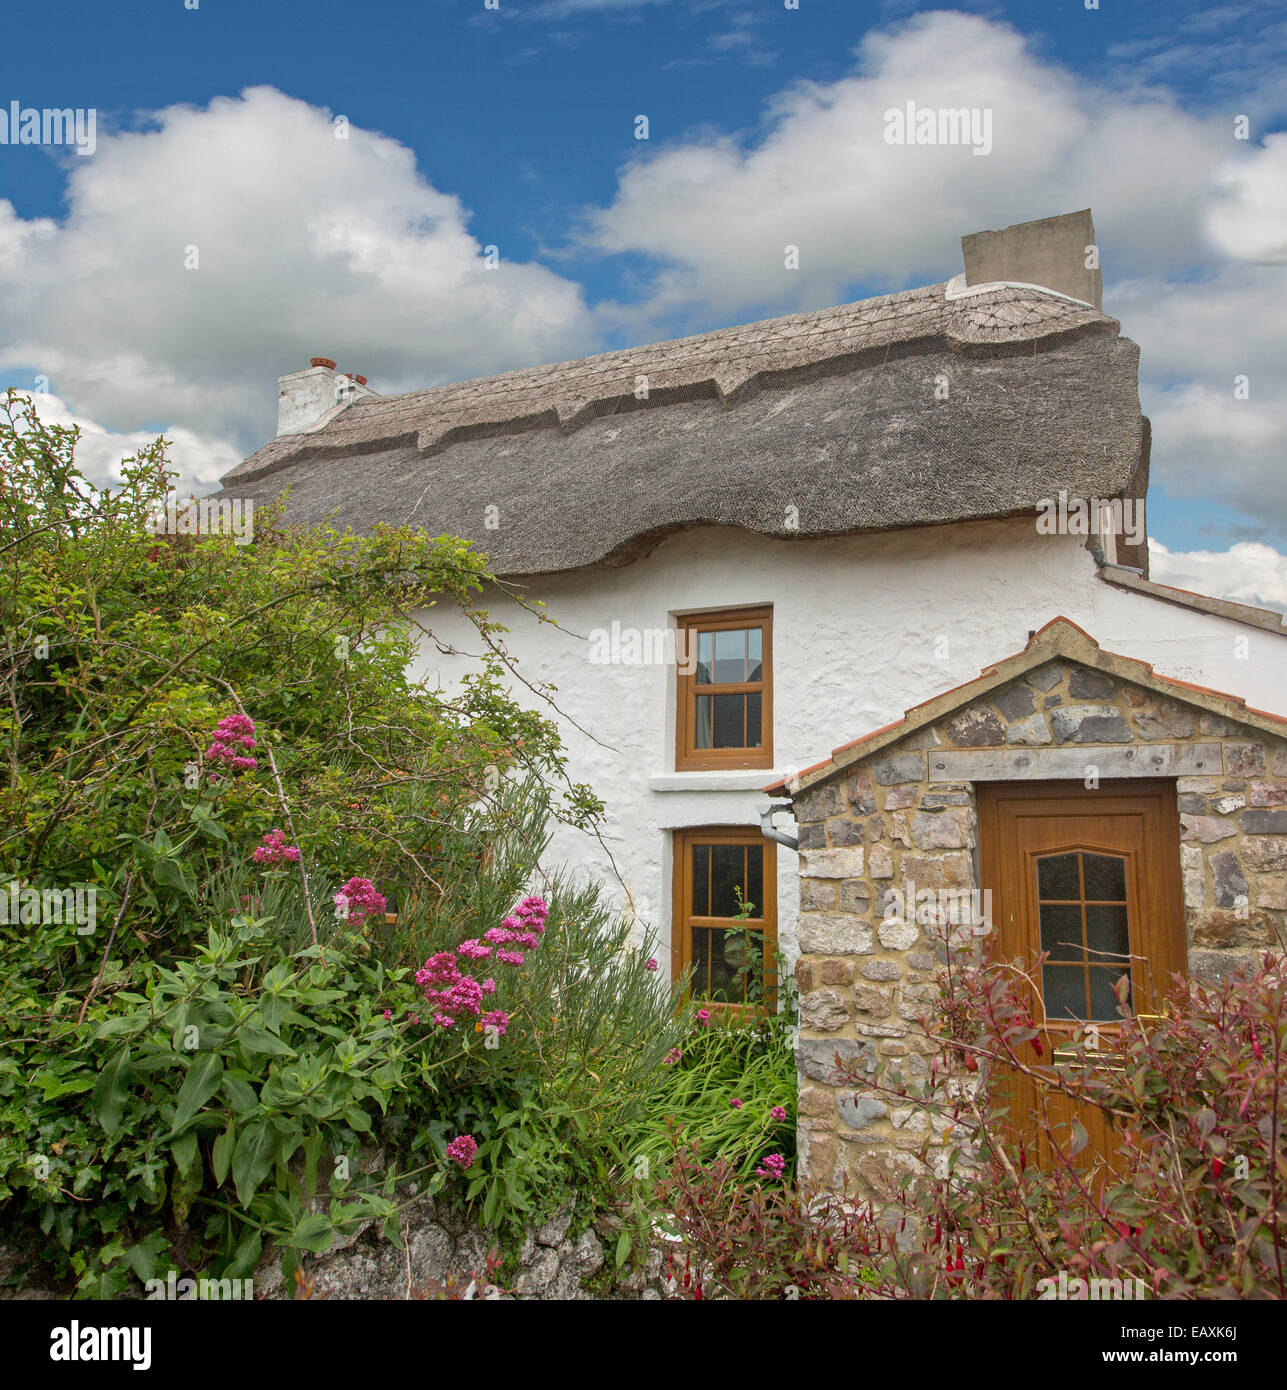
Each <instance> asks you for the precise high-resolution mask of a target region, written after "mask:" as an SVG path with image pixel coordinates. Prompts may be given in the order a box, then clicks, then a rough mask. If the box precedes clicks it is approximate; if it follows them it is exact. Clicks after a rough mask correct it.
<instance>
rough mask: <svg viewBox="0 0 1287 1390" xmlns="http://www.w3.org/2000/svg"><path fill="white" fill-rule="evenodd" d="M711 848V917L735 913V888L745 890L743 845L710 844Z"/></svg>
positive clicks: (734, 914) (744, 848)
mask: <svg viewBox="0 0 1287 1390" xmlns="http://www.w3.org/2000/svg"><path fill="white" fill-rule="evenodd" d="M710 849H711V911H710V915H711V916H712V917H735V916H736V915H737V894H736V892H735V891H734V890H735V889H737V888H740V889H742V892H743V894H745V892H746V880H745V865H746V846H745V845H712V846H711V847H710Z"/></svg>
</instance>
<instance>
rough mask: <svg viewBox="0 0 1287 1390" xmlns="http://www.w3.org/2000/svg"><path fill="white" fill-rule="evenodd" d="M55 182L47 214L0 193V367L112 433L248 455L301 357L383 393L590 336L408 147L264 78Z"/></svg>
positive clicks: (567, 305) (166, 119) (159, 119)
mask: <svg viewBox="0 0 1287 1390" xmlns="http://www.w3.org/2000/svg"><path fill="white" fill-rule="evenodd" d="M67 197H68V214H67V217H66V218H65V220H63V221H61V222H53V221H50V220H48V219H40V220H32V221H26V220H24V219H22V218H20V217H18V216H17V214H16V213H15V211H14V209H13V207H12V205H11V204H9V203H7V202H4V201H0V300H2V301H3V302H4V303H5V305H6V308H7V312H6V315H5V318H4V320H3V322H2V323H0V368H6V367H7V368H10V369H11V370H16V369H18V368H22V369H25V370H26V371H29V372H38V373H40V374H42V375H43V376H45V377H47V378H48V379H49V381H50V384H51V386H50V389H51V390H53V391H54V392H56V393H57V394H58V395H59V396H60V397H61V398H62V399H64V400H66V401H69V402H71V403H72V404H73V405H74V407H75V409H76V410H77V412H78V413H79V414H80V415H81V416H82V417H83V418H90V419H93V420H96V421H98V422H100V424H101V425H102V426H103V427H105V428H106V429H108V430H132V429H135V428H137V427H138V426H139V425H140V424H141V423H143V422H149V421H160V422H169V421H177V420H181V421H182V422H183V423H184V426H185V427H186V428H187V429H189V430H191V431H193V432H194V437H195V436H196V435H201V436H205V435H211V436H218V437H221V438H224V439H229V440H233V441H235V442H236V444H237V445H238V446H239V447H240V448H242V449H243V450H246V451H248V450H249V449H252V448H254V447H257V445H258V444H260V443H262V442H263V440H264V439H265V438H268V437H270V436H271V435H272V433H273V432H274V430H275V412H276V380H277V377H278V376H279V375H280V374H281V373H283V372H286V371H291V370H294V369H297V368H300V367H304V366H307V364H308V359H309V358H310V357H311V356H314V355H318V354H321V355H326V356H331V357H334V358H336V359H337V361H338V362H339V365H340V367H341V369H347V370H351V371H357V372H361V373H362V374H363V375H364V376H366V377H368V378H369V379H370V381H371V385H372V386H373V387H374V388H375V389H377V390H381V391H396V390H405V389H409V388H412V387H419V386H425V385H428V384H430V383H432V382H434V381H436V380H439V381H440V380H447V379H451V378H456V377H467V376H471V375H477V374H485V373H489V372H493V371H499V370H503V369H505V368H508V367H512V366H521V365H525V364H528V363H532V362H538V361H549V360H552V359H553V360H558V359H560V358H565V357H567V356H570V355H578V354H579V353H580V352H583V351H586V350H587V349H588V348H589V347H592V346H593V338H592V329H591V323H590V318H589V315H588V313H587V311H586V308H585V305H584V302H583V299H582V293H581V290H580V287H579V286H577V285H576V284H574V283H572V282H571V281H569V280H567V279H565V278H564V277H562V276H560V275H558V274H556V273H554V272H552V271H550V270H549V269H547V268H545V267H543V266H540V265H534V264H524V263H521V262H517V261H515V260H513V259H511V258H509V257H508V256H507V254H506V248H505V247H504V246H500V247H499V252H500V264H499V268H498V269H486V268H485V266H484V257H483V250H484V245H485V244H486V243H488V242H491V241H492V240H493V239H492V238H489V237H486V236H482V237H479V236H476V235H475V234H474V233H473V232H471V230H470V229H469V227H468V216H467V213H466V210H465V209H464V208H463V207H462V205H461V203H460V201H459V200H458V199H457V198H455V197H453V196H451V195H450V194H447V193H443V192H440V191H439V190H437V189H435V188H434V187H433V186H432V185H431V184H430V183H428V182H427V181H426V180H425V179H424V178H423V177H422V176H421V174H420V173H419V172H418V171H417V168H416V164H415V157H414V154H413V152H412V151H411V150H409V149H408V148H406V147H405V146H404V145H401V144H399V143H397V142H396V141H394V140H392V139H389V138H388V137H386V136H383V135H380V134H377V133H373V132H370V131H366V130H362V129H361V128H359V127H357V126H352V127H351V128H350V129H349V131H348V138H347V139H337V138H336V126H335V125H334V124H333V122H332V116H331V113H329V112H327V111H324V110H321V109H319V108H317V107H314V106H310V105H308V104H307V103H306V102H302V101H297V100H295V99H293V98H291V97H288V96H285V95H283V94H282V93H280V92H278V91H276V90H274V89H272V88H267V87H260V88H253V89H249V90H247V91H246V92H244V93H243V94H242V95H241V96H240V97H236V98H219V99H217V100H215V101H212V102H211V103H210V105H209V106H208V107H205V108H202V109H195V108H191V107H186V106H176V107H170V108H168V109H166V110H164V111H161V112H159V113H157V114H156V116H155V118H154V120H153V121H152V123H151V125H150V126H149V128H147V129H145V130H142V131H137V132H123V133H119V134H113V135H107V136H101V137H100V139H99V142H98V149H97V152H96V154H95V155H94V157H93V158H92V159H87V160H78V161H76V162H75V164H74V166H73V167H72V169H71V171H70V174H69V177H68V189H67ZM194 255H195V258H196V262H197V265H198V268H197V269H189V268H187V265H188V264H189V263H191V261H192V260H193V258H194Z"/></svg>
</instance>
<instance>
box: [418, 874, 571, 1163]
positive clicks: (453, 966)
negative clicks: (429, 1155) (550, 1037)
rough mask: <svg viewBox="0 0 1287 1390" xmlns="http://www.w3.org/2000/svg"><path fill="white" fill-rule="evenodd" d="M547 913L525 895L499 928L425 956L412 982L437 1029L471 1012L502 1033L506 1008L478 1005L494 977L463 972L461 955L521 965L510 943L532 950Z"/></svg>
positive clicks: (491, 988)
mask: <svg viewBox="0 0 1287 1390" xmlns="http://www.w3.org/2000/svg"><path fill="white" fill-rule="evenodd" d="M549 915H550V909H549V907H548V906H547V905H546V903H545V900H544V899H543V898H537V897H528V898H524V899H523V901H522V902H521V903H519V905H518V907H516V908H515V909H514V911H513V912H512V913H511V914H510V915H509V916H508V917H506V918H505V920H504V921H503V922H502V923H501V925H500V926H499V927H492V928H491V930H490V931H487V932H484V933H483V939H482V940H481V941H479V940H478V939H477V938H476V937H470V938H469V939H468V940H466V941H462V942H461V943H460V945H458V946H457V947H456V949H455V950H454V951H439V952H438V953H437V955H433V956H430V957H429V959H428V960H427V961H425V963H424V964H423V965H422V966H421V967H420V969H419V970H417V971H416V984H418V985H419V986H420V988H421V989H422V990H423V991H424V996H425V1002H426V1003H427V1004H428V1005H429V1006H430V1007H431V1008H432V1009H433V1021H434V1022H435V1023H436V1024H437V1025H438V1027H439V1028H454V1027H455V1026H456V1024H457V1022H459V1020H460V1017H461V1015H462V1014H472V1015H473V1016H474V1017H475V1018H478V1019H480V1023H479V1024H478V1025H476V1026H478V1027H481V1028H482V1029H484V1030H485V1031H487V1032H489V1033H496V1034H497V1035H498V1036H500V1037H504V1036H505V1030H506V1029H507V1028H508V1027H509V1015H508V1014H507V1013H506V1012H505V1010H504V1009H492V1010H491V1011H490V1012H488V1013H483V1007H482V1006H483V999H484V997H485V996H487V995H489V994H495V993H496V981H495V980H493V979H490V978H488V979H486V980H483V981H482V982H481V983H480V982H479V981H478V980H476V979H474V977H473V976H472V975H467V974H465V973H464V972H463V971H462V970H461V968H460V959H459V958H463V959H465V960H467V961H470V960H486V959H487V958H488V957H489V956H491V955H492V954H495V956H496V959H497V960H498V961H499V962H500V963H501V964H502V965H522V964H523V962H524V956H523V952H522V951H516V950H514V949H512V948H513V947H515V946H522V947H524V948H526V949H528V950H530V949H532V948H533V947H535V946H539V945H540V944H541V934H542V933H543V932H544V931H545V919H546V918H547V917H548V916H549ZM489 942H490V943H491V944H490V945H489V944H487V943H489ZM466 1166H467V1165H466Z"/></svg>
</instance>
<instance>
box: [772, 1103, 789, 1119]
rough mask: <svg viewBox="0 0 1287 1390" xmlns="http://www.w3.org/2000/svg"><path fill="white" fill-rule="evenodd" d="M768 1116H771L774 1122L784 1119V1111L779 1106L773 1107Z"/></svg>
mask: <svg viewBox="0 0 1287 1390" xmlns="http://www.w3.org/2000/svg"><path fill="white" fill-rule="evenodd" d="M769 1114H770V1115H772V1116H773V1118H774V1119H775V1120H785V1119H786V1111H785V1110H784V1109H783V1108H782V1107H781V1106H780V1105H775V1106H774V1107H773V1109H772V1110H770V1111H769Z"/></svg>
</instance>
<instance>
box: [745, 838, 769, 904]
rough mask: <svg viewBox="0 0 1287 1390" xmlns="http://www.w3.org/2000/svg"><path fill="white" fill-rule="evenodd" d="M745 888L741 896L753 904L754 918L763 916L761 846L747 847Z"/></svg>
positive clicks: (762, 859) (762, 853)
mask: <svg viewBox="0 0 1287 1390" xmlns="http://www.w3.org/2000/svg"><path fill="white" fill-rule="evenodd" d="M746 859H747V866H746V867H747V873H746V887H745V889H743V892H742V896H743V897H745V898H748V899H750V901H751V902H753V903H754V904H755V912H754V916H756V917H763V916H764V848H763V846H762V845H747V847H746Z"/></svg>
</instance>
